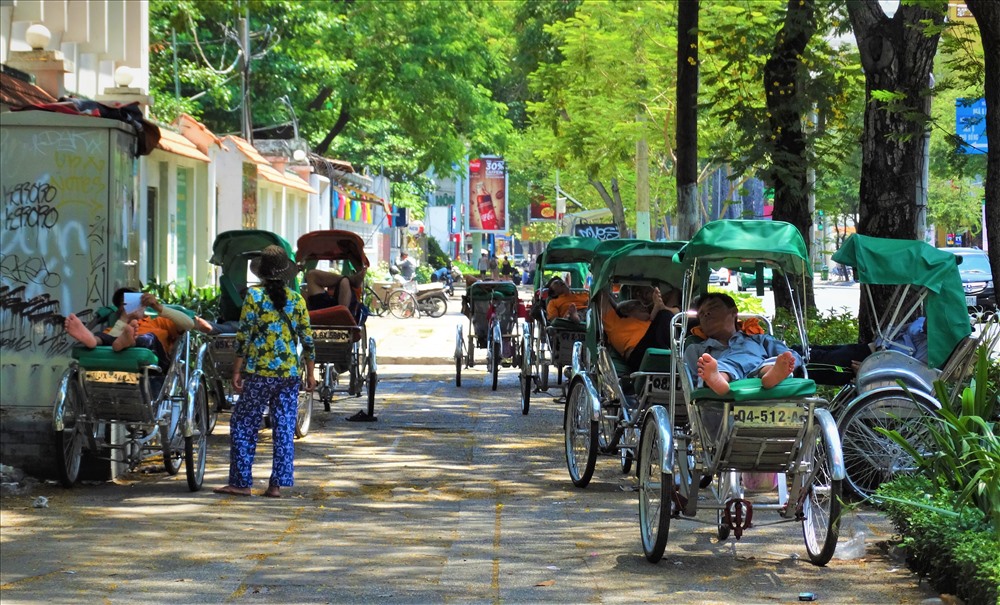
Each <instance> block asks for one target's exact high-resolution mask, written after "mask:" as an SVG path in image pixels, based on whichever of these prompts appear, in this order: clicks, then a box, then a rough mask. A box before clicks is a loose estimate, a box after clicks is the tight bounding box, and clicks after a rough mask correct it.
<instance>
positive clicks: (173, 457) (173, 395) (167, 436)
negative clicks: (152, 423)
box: [160, 373, 186, 477]
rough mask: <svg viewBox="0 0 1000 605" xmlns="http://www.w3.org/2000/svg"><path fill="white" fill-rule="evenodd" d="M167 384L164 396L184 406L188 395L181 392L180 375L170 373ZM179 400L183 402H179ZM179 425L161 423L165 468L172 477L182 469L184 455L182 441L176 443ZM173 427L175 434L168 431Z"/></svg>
mask: <svg viewBox="0 0 1000 605" xmlns="http://www.w3.org/2000/svg"><path fill="white" fill-rule="evenodd" d="M167 385H169V390H168V392H167V393H166V394H164V397H168V398H170V399H171V400H174V401H173V404H172V406H171V407H172V408H173V409H176V406H178V405H181V406H183V405H184V403H183V401H184V400H185V399H186V396H185V395H184V394H183V393H182V392H181V391H182V388H183V385H181V381H180V377H178V376H177V375H170V374H169V373H168V375H167V380H166V382H165V383H164V388H167ZM178 401H180V402H181V403H180V404H178ZM171 424H174V426H173V427H171V426H170V425H171ZM179 426H180V423H171V422H169V421H168V422H167V423H166V424H165V425H161V427H160V444H161V448H162V450H163V468H164V470H166V471H167V474H168V475H170V476H171V477H172V476H174V475H176V474H177V473H178V472H180V470H181V457H182V456H183V452H181V450H180V442H179V441H178V442H176V443H175V439H176V438H177V436H178V435H177V432H178V431H177V429H178V428H179ZM171 428H172V429H173V434H171V433H169V432H168V431H170V430H171Z"/></svg>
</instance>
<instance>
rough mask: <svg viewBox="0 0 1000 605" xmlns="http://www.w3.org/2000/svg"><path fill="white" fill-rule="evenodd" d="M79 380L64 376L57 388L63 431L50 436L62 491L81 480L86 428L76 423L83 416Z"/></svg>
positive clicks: (66, 374)
mask: <svg viewBox="0 0 1000 605" xmlns="http://www.w3.org/2000/svg"><path fill="white" fill-rule="evenodd" d="M78 380H79V379H78V378H77V373H76V371H67V372H66V373H65V374H63V378H62V384H61V385H60V387H59V394H60V395H59V396H60V397H63V400H62V401H60V402H58V403H57V405H62V422H63V430H61V431H54V432H53V434H52V436H53V442H54V445H55V448H56V468H57V469H58V471H59V482H60V483H61V484H62V485H63V487H73V484H74V483H76V480H77V479H78V478H79V477H80V461H81V460H82V458H83V445H84V441H85V440H86V435H85V431H86V426H85V425H84V423H83V422H82V421H80V420H78V419H79V417H80V416H82V415H83V393H81V392H80V383H79V382H78Z"/></svg>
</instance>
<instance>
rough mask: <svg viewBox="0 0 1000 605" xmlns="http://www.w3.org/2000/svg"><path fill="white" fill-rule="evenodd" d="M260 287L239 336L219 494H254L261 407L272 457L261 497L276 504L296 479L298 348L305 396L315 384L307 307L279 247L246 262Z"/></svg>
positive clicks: (247, 304)
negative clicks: (225, 471)
mask: <svg viewBox="0 0 1000 605" xmlns="http://www.w3.org/2000/svg"><path fill="white" fill-rule="evenodd" d="M250 270H251V271H253V272H254V274H256V275H257V277H259V278H260V279H261V281H262V284H261V286H260V287H254V288H250V289H249V290H247V295H246V299H245V300H244V301H243V311H242V313H241V315H240V328H239V331H238V332H237V333H236V362H235V365H234V366H233V387H234V388H235V389H236V392H238V393H242V394H241V395H240V399H239V401H238V402H237V404H236V406H235V407H234V408H233V415H232V418H231V419H230V421H229V430H230V443H231V445H230V450H229V483H228V484H227V485H224V486H223V487H219V488H216V490H215V493H217V494H232V495H237V496H249V495H251V492H250V488H251V486H253V459H254V454H255V453H256V451H257V435H258V432H259V429H260V423H261V420H262V418H263V414H264V408H265V407H270V410H271V430H272V435H273V439H274V456H273V460H272V467H271V479H270V481H269V482H268V486H267V490H266V491H265V492H264V495H265V496H268V497H270V498H280V497H281V488H282V487H290V486H291V485H292V484H293V483H294V481H293V462H294V459H295V445H294V440H295V421H296V417H297V412H298V410H297V408H298V396H299V384H300V383H301V380H302V377H301V369H300V367H299V353H298V350H297V347H296V343H298V344H301V345H302V357H303V358H304V359H305V366H306V367H305V376H306V390H307V391H310V392H311V391H312V390H313V389H314V388H315V386H316V379H315V378H314V376H313V367H314V364H315V358H316V354H315V349H314V347H313V339H312V327H311V326H310V325H309V314H308V312H307V311H306V303H305V300H303V298H302V296H301V295H299V293H298V292H295V291H294V290H292V289H290V288H289V287H288V285H287V284H288V282H289V281H290V280H291V279H292V278H293V277H294V276H295V274H296V273H297V272H298V267H296V266H295V263H293V262H292V261H291V260H290V259H289V258H288V255H287V254H285V250H284V249H283V248H282V247H281V246H268V247H267V248H264V250H263V251H261V254H260V256H259V257H257V258H255V259H254V260H253V261H251V262H250Z"/></svg>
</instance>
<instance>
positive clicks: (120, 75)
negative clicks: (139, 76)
mask: <svg viewBox="0 0 1000 605" xmlns="http://www.w3.org/2000/svg"><path fill="white" fill-rule="evenodd" d="M134 77H135V74H133V73H132V68H131V67H128V66H127V65H122V66H120V67H118V69H116V70H115V84H116V85H117V86H118V87H119V88H128V85H129V84H131V83H132V79H133V78H134Z"/></svg>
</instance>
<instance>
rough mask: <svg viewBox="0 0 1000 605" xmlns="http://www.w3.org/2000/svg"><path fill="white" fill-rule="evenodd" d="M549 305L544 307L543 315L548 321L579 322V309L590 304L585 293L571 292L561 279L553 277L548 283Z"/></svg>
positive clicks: (588, 295)
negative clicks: (565, 320) (560, 319)
mask: <svg viewBox="0 0 1000 605" xmlns="http://www.w3.org/2000/svg"><path fill="white" fill-rule="evenodd" d="M548 288H549V304H548V305H546V306H545V314H546V316H548V318H549V321H552V320H553V319H559V318H563V319H569V320H571V321H580V312H579V309H582V308H585V307H586V306H587V303H588V302H590V294H588V293H587V292H573V291H572V290H570V289H569V286H567V285H566V282H564V281H563V280H562V279H560V278H558V277H553V278H552V279H551V280H550V281H549V285H548Z"/></svg>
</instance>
